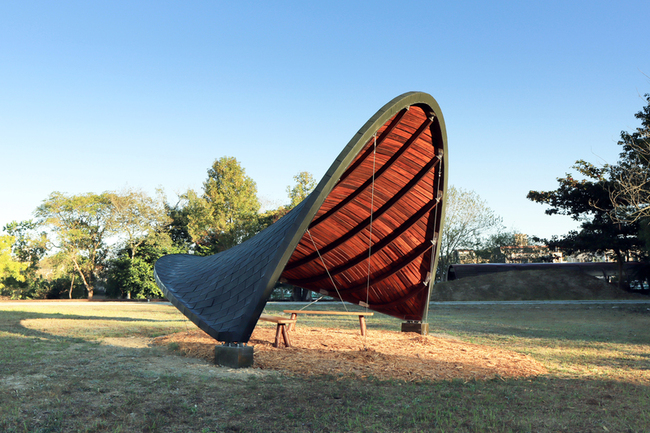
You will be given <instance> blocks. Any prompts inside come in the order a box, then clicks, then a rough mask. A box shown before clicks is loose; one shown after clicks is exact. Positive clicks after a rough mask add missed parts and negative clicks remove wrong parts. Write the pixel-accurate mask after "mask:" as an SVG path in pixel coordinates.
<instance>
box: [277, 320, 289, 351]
mask: <svg viewBox="0 0 650 433" xmlns="http://www.w3.org/2000/svg"><path fill="white" fill-rule="evenodd" d="M278 326H280V325H278ZM289 326H291V325H289ZM282 338H284V345H285V346H286V347H291V340H289V333H288V332H287V327H286V325H282Z"/></svg>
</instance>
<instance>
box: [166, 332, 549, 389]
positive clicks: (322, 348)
mask: <svg viewBox="0 0 650 433" xmlns="http://www.w3.org/2000/svg"><path fill="white" fill-rule="evenodd" d="M290 334H291V339H292V347H290V348H284V347H283V348H274V347H273V346H272V344H271V342H272V341H273V339H274V335H275V328H272V327H268V326H258V327H257V328H255V331H254V332H253V335H252V338H251V340H250V344H253V345H254V346H255V365H254V366H255V367H256V368H260V369H264V370H276V371H281V372H284V373H290V374H293V375H299V376H312V375H323V374H325V375H330V376H336V377H345V378H349V377H356V378H374V379H379V380H403V381H409V382H412V381H434V380H451V379H462V380H465V381H467V380H486V379H493V378H495V377H501V378H522V377H533V376H538V375H540V374H545V373H547V370H546V368H545V367H544V366H543V365H542V364H541V363H539V362H537V361H535V360H534V359H532V358H531V357H529V356H527V355H523V354H521V353H516V352H512V351H508V350H504V349H498V348H494V347H489V346H482V345H478V344H470V343H465V342H462V341H459V340H455V339H450V338H442V337H435V336H421V335H417V334H412V333H407V334H405V333H401V332H395V331H378V330H374V331H372V332H369V335H368V336H367V337H362V336H360V335H359V331H355V330H352V329H331V328H312V327H305V326H300V327H298V328H297V329H296V330H294V331H292V332H291V333H290ZM153 342H154V344H156V345H172V347H175V348H178V350H180V352H181V353H183V354H185V355H186V356H192V357H197V358H202V359H206V360H209V361H213V360H214V347H215V344H216V343H217V342H216V341H215V340H214V339H213V338H212V337H210V336H209V335H207V334H205V333H204V332H203V331H200V330H196V331H191V332H181V333H176V334H172V335H168V336H163V337H158V338H155V339H154V340H153Z"/></svg>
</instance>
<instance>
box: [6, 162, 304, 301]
mask: <svg viewBox="0 0 650 433" xmlns="http://www.w3.org/2000/svg"><path fill="white" fill-rule="evenodd" d="M294 180H295V182H296V183H295V185H293V186H290V187H287V193H288V199H289V203H288V204H287V205H284V206H279V207H278V208H276V209H273V210H267V211H265V212H260V208H261V206H260V201H259V199H258V197H257V186H256V183H255V181H254V180H253V179H251V178H250V177H249V176H247V175H246V172H245V170H244V169H243V168H242V167H241V164H240V163H239V161H237V159H235V158H233V157H222V158H220V159H217V160H216V161H215V162H214V163H213V164H212V166H211V167H210V168H209V169H208V176H207V179H206V180H205V182H204V183H203V188H202V191H200V192H197V191H194V190H191V189H190V190H188V191H187V192H185V193H183V194H181V195H180V197H179V200H178V201H177V203H176V204H174V205H171V204H169V203H168V202H167V200H166V197H165V195H164V193H163V191H162V190H159V191H157V194H156V196H155V197H151V196H149V195H148V194H146V193H145V192H143V191H140V190H135V189H124V190H122V191H109V192H103V193H101V194H96V193H86V194H77V195H68V194H65V193H62V192H58V191H55V192H52V193H51V194H50V195H49V196H48V197H47V198H46V199H45V200H43V202H42V203H41V204H40V206H38V207H37V208H36V210H35V211H34V217H35V218H34V219H32V220H27V221H13V222H11V223H9V224H7V225H6V226H4V227H3V232H4V234H3V235H0V296H6V297H11V298H14V299H36V298H61V297H65V298H73V297H77V298H80V297H88V298H92V297H93V296H94V295H95V293H96V291H97V290H98V289H101V290H102V292H105V293H106V295H108V296H109V297H124V298H159V297H162V293H161V291H160V289H159V288H158V286H157V285H156V283H155V281H154V278H153V265H154V263H155V261H156V260H157V259H158V258H160V257H162V256H163V255H165V254H173V253H190V254H196V255H209V254H214V253H217V252H220V251H223V250H225V249H227V248H230V247H232V246H234V245H236V244H238V243H240V242H243V241H245V240H246V239H249V238H251V237H252V236H254V235H255V234H257V233H258V232H260V231H261V230H263V229H264V228H265V227H267V226H269V225H270V224H272V223H273V222H275V221H276V220H278V219H279V218H280V217H282V216H283V215H284V214H286V213H287V212H289V210H291V208H293V207H294V206H295V205H296V204H298V203H299V202H300V201H302V199H304V198H305V197H306V196H307V195H308V194H309V193H310V192H311V191H312V190H313V188H314V187H315V185H316V182H315V181H314V178H313V176H312V175H311V174H310V173H307V172H301V173H298V174H297V175H296V176H294Z"/></svg>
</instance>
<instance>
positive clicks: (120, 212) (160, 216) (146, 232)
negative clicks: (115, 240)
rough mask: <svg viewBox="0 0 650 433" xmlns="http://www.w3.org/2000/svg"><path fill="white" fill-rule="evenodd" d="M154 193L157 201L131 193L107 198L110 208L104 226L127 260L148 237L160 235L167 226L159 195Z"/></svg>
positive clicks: (168, 218) (161, 198)
mask: <svg viewBox="0 0 650 433" xmlns="http://www.w3.org/2000/svg"><path fill="white" fill-rule="evenodd" d="M157 193H158V197H157V199H152V198H151V197H149V196H148V195H147V194H146V193H144V192H143V191H138V190H133V189H125V190H123V191H121V192H117V193H109V194H108V197H109V199H110V202H111V206H112V208H111V213H110V221H109V223H108V224H109V225H110V229H111V231H112V232H113V233H114V234H116V235H117V236H118V237H119V238H121V239H122V240H123V242H124V246H125V247H126V248H128V250H129V251H130V254H131V259H133V258H134V257H135V255H136V252H137V249H138V247H139V246H140V245H141V244H142V243H143V242H144V241H145V240H146V239H147V237H148V236H150V235H154V234H156V233H162V232H164V231H165V230H167V228H168V226H169V224H170V223H171V218H170V217H169V216H168V215H167V209H166V208H165V199H164V195H163V192H162V191H161V190H158V191H157Z"/></svg>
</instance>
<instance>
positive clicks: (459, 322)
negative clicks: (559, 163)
mask: <svg viewBox="0 0 650 433" xmlns="http://www.w3.org/2000/svg"><path fill="white" fill-rule="evenodd" d="M649 307H650V306H648V305H614V306H612V305H605V304H599V305H543V306H542V305H535V306H519V305H510V304H508V305H489V306H486V305H465V306H456V305H452V306H445V307H436V308H434V309H433V310H432V312H431V317H430V323H431V328H432V329H431V331H432V333H435V334H438V335H445V336H449V337H450V338H457V339H461V340H463V341H467V342H473V343H477V344H483V345H488V346H495V347H499V348H505V349H509V350H513V351H517V352H521V353H526V354H529V355H531V356H532V357H533V358H534V359H536V360H538V361H540V362H541V363H543V364H544V365H545V366H546V368H547V369H548V371H549V374H548V375H546V376H543V377H537V378H535V379H519V380H503V379H499V378H497V379H494V380H490V381H470V382H464V381H461V380H451V381H440V382H426V383H409V382H399V381H381V380H354V379H350V378H342V377H327V376H309V377H306V378H304V377H289V376H286V375H282V374H280V373H277V372H267V371H261V370H250V369H247V370H229V369H225V368H217V367H215V366H213V365H210V364H209V363H206V362H204V361H200V360H195V359H192V358H185V357H182V356H179V355H178V353H177V352H174V350H173V347H171V348H169V347H168V348H161V347H149V346H148V345H147V342H148V341H149V339H151V338H153V337H156V336H160V335H166V334H169V333H173V332H181V331H186V330H188V329H193V328H194V325H192V324H191V323H189V322H188V321H187V320H186V319H185V318H184V316H182V315H181V314H180V313H179V312H178V311H177V310H176V309H175V308H174V307H171V306H166V305H157V304H153V303H152V304H142V303H75V304H71V303H65V302H59V303H39V302H31V303H30V302H22V303H1V304H0V431H2V432H63V431H65V432H68V431H71V432H76V431H80V432H131V431H133V432H205V433H208V432H220V431H225V432H248V431H251V432H254V431H260V432H280V431H292V432H340V431H367V432H376V431H379V432H392V431H405V432H430V431H434V432H435V431H439V432H448V431H458V432H482V431H486V432H487V431H492V432H509V431H511V432H589V431H591V432H607V431H609V432H650V334H649V333H648V330H649V329H650V310H648V308H649ZM324 308H328V307H327V306H326V307H324ZM336 308H340V305H339V306H337V307H336ZM282 309H283V306H282V305H279V306H278V305H277V304H275V305H270V306H269V307H268V308H267V310H268V312H277V311H279V310H282ZM325 320H328V323H327V326H332V323H331V317H326V318H323V317H317V316H306V317H305V319H304V320H303V319H301V326H303V325H305V326H325ZM335 326H339V327H358V323H356V322H355V321H354V320H349V319H342V320H340V321H339V322H336V323H335ZM368 327H369V330H370V332H372V330H373V329H392V330H397V329H398V328H399V322H398V321H397V320H395V319H392V318H388V317H386V316H377V315H376V316H374V317H373V318H371V319H370V320H369V321H368Z"/></svg>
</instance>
